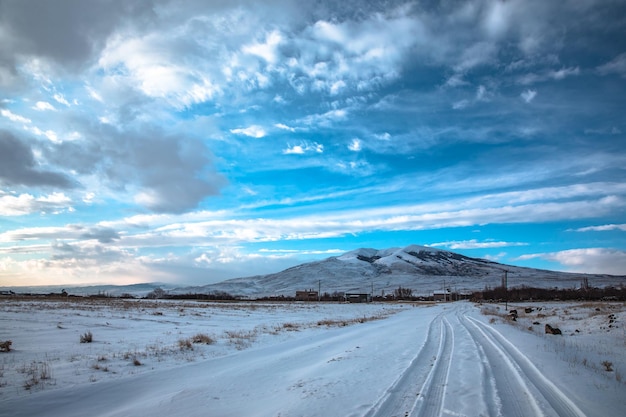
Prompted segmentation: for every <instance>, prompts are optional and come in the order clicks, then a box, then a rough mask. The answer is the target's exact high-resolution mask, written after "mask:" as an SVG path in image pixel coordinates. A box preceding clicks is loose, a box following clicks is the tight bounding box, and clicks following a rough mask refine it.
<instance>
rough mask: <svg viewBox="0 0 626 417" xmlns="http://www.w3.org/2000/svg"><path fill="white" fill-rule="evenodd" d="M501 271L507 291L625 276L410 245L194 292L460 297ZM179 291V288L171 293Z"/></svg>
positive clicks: (492, 283) (614, 281)
mask: <svg viewBox="0 0 626 417" xmlns="http://www.w3.org/2000/svg"><path fill="white" fill-rule="evenodd" d="M505 271H506V274H507V280H508V285H509V286H510V287H516V286H535V287H540V288H551V287H559V288H572V287H579V286H580V285H581V283H582V281H583V278H586V279H587V280H588V282H589V285H591V286H598V287H605V286H611V285H613V286H617V285H623V284H626V276H613V275H606V274H582V273H571V272H559V271H550V270H542V269H535V268H527V267H519V266H513V265H506V264H501V263H498V262H494V261H490V260H487V259H482V258H473V257H469V256H466V255H462V254H459V253H455V252H450V251H446V250H442V249H437V248H433V247H429V246H420V245H409V246H406V247H403V248H400V247H392V248H388V249H382V250H379V249H374V248H359V249H355V250H352V251H349V252H346V253H344V254H342V255H338V256H332V257H329V258H326V259H322V260H317V261H312V262H307V263H303V264H300V265H296V266H293V267H291V268H287V269H285V270H283V271H280V272H277V273H273V274H266V275H255V276H250V277H243V278H234V279H229V280H225V281H222V282H219V283H215V284H209V285H205V286H200V287H193V290H194V291H195V292H199V293H207V292H208V293H210V292H226V293H230V294H233V295H242V296H249V297H259V296H279V295H285V296H293V295H294V294H295V291H297V290H307V289H314V290H318V289H319V290H320V291H321V292H322V293H324V292H327V293H329V294H330V293H333V292H367V293H374V294H375V295H385V294H388V293H390V292H393V291H394V290H395V289H396V288H398V287H400V286H401V287H404V288H410V289H412V290H413V292H414V293H415V294H418V295H430V294H432V292H433V291H435V290H439V289H444V288H451V289H454V290H457V291H459V292H472V291H479V290H482V289H484V288H486V287H489V288H495V287H497V286H499V285H500V284H501V282H502V278H503V277H504V274H505ZM180 290H184V289H179V290H176V291H180ZM186 290H191V288H190V287H188V288H187V289H186Z"/></svg>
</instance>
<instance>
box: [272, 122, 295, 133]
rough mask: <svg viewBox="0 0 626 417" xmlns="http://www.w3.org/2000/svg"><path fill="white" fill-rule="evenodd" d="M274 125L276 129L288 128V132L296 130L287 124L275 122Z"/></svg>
mask: <svg viewBox="0 0 626 417" xmlns="http://www.w3.org/2000/svg"><path fill="white" fill-rule="evenodd" d="M274 127H277V128H278V129H281V130H288V131H290V132H295V131H296V129H295V128H294V127H290V126H287V125H285V124H283V123H276V124H275V125H274Z"/></svg>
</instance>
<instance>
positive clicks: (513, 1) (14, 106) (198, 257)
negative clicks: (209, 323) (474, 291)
mask: <svg viewBox="0 0 626 417" xmlns="http://www.w3.org/2000/svg"><path fill="white" fill-rule="evenodd" d="M624 16H626V3H624V2H623V1H611V0H602V1H600V0H597V1H595V0H584V1H581V0H575V1H574V0H572V1H562V2H546V1H543V0H541V1H540V0H523V1H522V0H509V1H490V0H473V1H472V0H470V1H442V2H435V1H414V2H405V1H369V2H364V1H344V2H329V1H323V0H322V1H316V2H299V1H295V0H294V1H287V0H284V1H283V0H270V1H265V2H258V1H229V2H205V1H179V0H177V1H159V0H155V1H135V2H133V1H124V2H121V1H114V2H113V1H105V0H103V1H95V2H91V1H90V2H85V1H81V0H64V1H58V2H50V1H43V0H42V1H33V0H24V1H19V2H18V1H1V0H0V285H11V286H13V285H50V284H59V285H78V284H90V283H110V284H127V283H136V282H155V281H158V282H167V283H180V284H208V283H211V282H216V281H220V280H222V279H226V278H233V277H240V276H250V275H256V274H263V273H269V272H276V271H279V270H281V269H283V268H286V267H289V266H292V265H295V264H299V263H302V262H306V261H310V260H314V259H321V258H325V257H328V256H334V255H338V254H341V253H343V252H346V251H349V250H353V249H356V248H359V247H374V248H378V249H383V248H389V247H402V246H405V245H408V244H421V245H430V246H434V247H437V248H441V249H448V250H452V251H455V252H459V253H462V254H465V255H468V256H475V257H482V258H488V259H492V260H495V261H499V262H503V263H508V264H514V265H520V266H530V267H540V268H547V269H553V270H562V271H573V272H589V273H610V274H626V239H625V237H626V181H625V179H626V119H625V113H624V112H625V110H624V109H626V42H625V41H624V33H626V20H625V19H624Z"/></svg>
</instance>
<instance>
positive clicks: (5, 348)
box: [0, 340, 13, 352]
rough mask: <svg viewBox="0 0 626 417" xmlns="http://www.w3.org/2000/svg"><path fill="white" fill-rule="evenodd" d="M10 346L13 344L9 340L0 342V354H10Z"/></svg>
mask: <svg viewBox="0 0 626 417" xmlns="http://www.w3.org/2000/svg"><path fill="white" fill-rule="evenodd" d="M12 344H13V342H11V341H10V340H6V341H4V342H0V352H10V351H11V345H12Z"/></svg>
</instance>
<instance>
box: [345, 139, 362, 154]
mask: <svg viewBox="0 0 626 417" xmlns="http://www.w3.org/2000/svg"><path fill="white" fill-rule="evenodd" d="M348 149H350V150H351V151H354V152H359V151H360V150H361V149H362V145H361V140H360V139H357V138H354V139H352V142H350V144H349V145H348Z"/></svg>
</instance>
